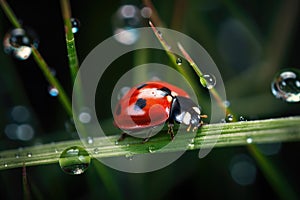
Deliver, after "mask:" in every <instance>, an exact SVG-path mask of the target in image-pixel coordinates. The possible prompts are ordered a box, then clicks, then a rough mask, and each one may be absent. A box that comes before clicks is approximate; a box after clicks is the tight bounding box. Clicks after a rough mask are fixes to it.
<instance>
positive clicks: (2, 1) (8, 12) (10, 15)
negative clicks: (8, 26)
mask: <svg viewBox="0 0 300 200" xmlns="http://www.w3.org/2000/svg"><path fill="white" fill-rule="evenodd" d="M0 4H1V6H2V9H3V10H4V12H5V14H6V16H7V17H8V19H9V20H10V22H11V23H12V24H13V26H14V27H16V28H21V27H22V26H21V24H20V22H19V21H18V19H17V17H16V15H15V14H14V12H13V11H12V9H11V8H10V6H9V5H8V4H7V2H6V1H5V0H0Z"/></svg>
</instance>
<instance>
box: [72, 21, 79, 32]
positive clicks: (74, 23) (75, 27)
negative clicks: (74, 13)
mask: <svg viewBox="0 0 300 200" xmlns="http://www.w3.org/2000/svg"><path fill="white" fill-rule="evenodd" d="M71 25H72V33H77V32H78V31H79V28H80V21H79V20H78V19H76V18H71Z"/></svg>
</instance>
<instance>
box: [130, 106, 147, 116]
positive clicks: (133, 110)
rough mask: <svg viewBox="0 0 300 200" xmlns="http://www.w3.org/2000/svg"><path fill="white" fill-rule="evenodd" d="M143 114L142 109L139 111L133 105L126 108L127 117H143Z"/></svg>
mask: <svg viewBox="0 0 300 200" xmlns="http://www.w3.org/2000/svg"><path fill="white" fill-rule="evenodd" d="M144 114H145V111H144V110H143V109H140V108H139V107H138V106H136V105H135V104H132V105H130V106H128V107H127V115H129V116H140V115H144Z"/></svg>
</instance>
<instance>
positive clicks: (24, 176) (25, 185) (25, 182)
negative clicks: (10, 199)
mask: <svg viewBox="0 0 300 200" xmlns="http://www.w3.org/2000/svg"><path fill="white" fill-rule="evenodd" d="M22 183H23V192H24V195H23V196H24V199H25V200H29V199H31V195H30V189H29V185H28V180H27V172H26V165H25V164H23V169H22Z"/></svg>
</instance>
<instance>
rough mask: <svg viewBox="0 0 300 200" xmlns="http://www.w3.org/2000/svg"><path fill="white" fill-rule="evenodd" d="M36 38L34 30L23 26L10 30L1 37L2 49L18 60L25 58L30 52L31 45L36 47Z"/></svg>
mask: <svg viewBox="0 0 300 200" xmlns="http://www.w3.org/2000/svg"><path fill="white" fill-rule="evenodd" d="M38 43H39V42H38V39H37V36H36V34H35V32H34V31H32V30H31V29H25V28H15V29H12V30H10V31H9V32H8V33H6V35H5V36H4V39H3V46H4V51H5V52H6V53H7V54H10V55H13V56H14V57H15V58H17V59H19V60H26V59H27V58H29V56H30V55H31V53H32V50H31V45H33V46H34V47H35V48H37V47H38Z"/></svg>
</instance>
